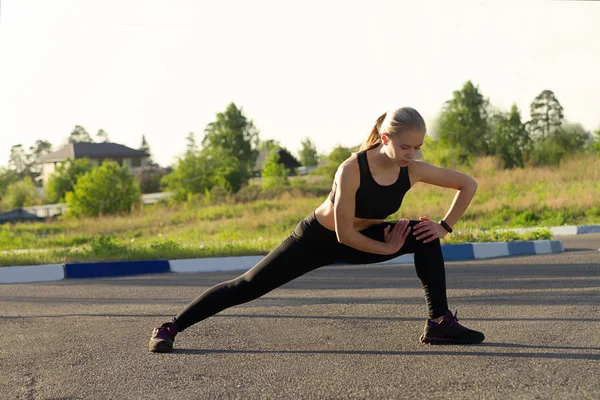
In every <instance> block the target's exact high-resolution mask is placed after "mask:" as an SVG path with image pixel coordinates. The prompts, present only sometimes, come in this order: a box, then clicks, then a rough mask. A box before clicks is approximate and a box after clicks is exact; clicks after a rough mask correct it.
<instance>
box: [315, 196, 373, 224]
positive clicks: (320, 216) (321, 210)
mask: <svg viewBox="0 0 600 400" xmlns="http://www.w3.org/2000/svg"><path fill="white" fill-rule="evenodd" d="M315 216H316V217H317V221H319V223H320V224H321V225H323V226H324V227H325V228H327V229H329V230H330V231H335V217H334V213H333V203H332V202H331V200H329V198H327V199H326V200H325V201H324V202H323V203H322V204H321V205H320V206H319V207H317V209H316V210H315ZM383 221H384V220H383V219H363V218H354V229H355V230H357V231H361V230H363V229H367V228H368V227H369V226H371V225H376V224H380V223H382V222H383Z"/></svg>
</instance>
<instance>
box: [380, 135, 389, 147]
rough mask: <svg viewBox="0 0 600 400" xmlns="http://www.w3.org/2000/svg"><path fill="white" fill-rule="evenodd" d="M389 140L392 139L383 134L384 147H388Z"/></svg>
mask: <svg viewBox="0 0 600 400" xmlns="http://www.w3.org/2000/svg"><path fill="white" fill-rule="evenodd" d="M389 140H390V139H389V138H388V135H387V134H386V133H382V134H381V143H383V145H384V146H387V144H388V142H389Z"/></svg>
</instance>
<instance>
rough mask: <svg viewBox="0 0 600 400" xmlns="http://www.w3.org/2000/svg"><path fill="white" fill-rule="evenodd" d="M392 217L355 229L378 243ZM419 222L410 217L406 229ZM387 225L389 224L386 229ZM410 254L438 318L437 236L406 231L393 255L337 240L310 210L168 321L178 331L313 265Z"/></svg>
mask: <svg viewBox="0 0 600 400" xmlns="http://www.w3.org/2000/svg"><path fill="white" fill-rule="evenodd" d="M396 222H397V221H387V222H383V223H381V224H377V225H373V226H370V227H369V228H367V229H364V230H362V231H360V232H361V233H362V234H363V235H365V236H367V237H369V238H371V239H374V240H378V241H381V242H383V241H384V232H383V230H384V228H385V227H386V226H388V225H392V228H393V226H394V225H395V224H396ZM419 222H420V221H412V220H411V221H410V226H411V228H412V227H414V225H416V224H417V223H419ZM390 229H391V228H390ZM406 253H414V254H415V267H416V270H417V276H418V277H419V280H420V281H421V286H422V287H423V290H424V291H425V300H426V303H427V307H428V308H429V318H431V319H434V318H437V317H441V316H442V315H443V314H444V312H445V311H446V310H447V309H448V304H447V300H446V275H445V267H444V257H443V255H442V248H441V245H440V240H439V239H435V240H432V241H431V242H429V243H423V240H417V239H416V238H415V236H414V235H413V234H412V230H411V233H409V235H408V237H407V239H406V241H405V243H404V246H402V248H401V249H400V251H398V252H397V253H395V254H390V255H381V254H373V253H367V252H364V251H360V250H357V249H355V248H353V247H350V246H347V245H344V244H342V243H340V242H338V240H337V237H336V234H335V232H334V231H330V230H329V229H327V228H325V227H324V226H323V225H321V224H320V223H319V222H318V221H317V219H316V216H315V213H314V212H313V213H312V214H311V215H309V216H307V217H306V218H304V219H303V220H302V221H300V222H299V223H298V225H297V226H296V228H295V229H294V231H293V232H292V234H291V235H290V236H289V237H287V238H286V239H285V240H284V241H283V242H281V243H280V244H279V245H278V246H277V247H276V248H275V249H273V250H272V251H271V252H270V253H269V254H267V255H266V256H265V257H264V258H263V259H262V260H260V261H259V262H258V263H257V264H256V265H255V266H254V267H252V268H251V269H249V270H248V271H246V272H245V273H244V274H242V275H240V276H239V277H237V278H235V279H232V280H229V281H225V282H222V283H219V284H217V285H215V286H213V287H212V288H210V289H207V290H206V291H205V292H204V293H202V294H201V295H200V296H198V297H197V298H196V299H195V300H194V301H192V302H191V303H190V304H189V305H188V306H187V307H185V309H183V310H182V311H181V312H180V313H179V314H178V315H177V316H176V317H175V318H173V322H174V323H175V324H176V326H177V328H178V330H179V331H180V332H181V331H183V330H184V329H186V328H188V327H190V326H192V325H194V324H195V323H197V322H200V321H202V320H203V319H206V318H208V317H210V316H212V315H215V314H217V313H218V312H221V311H223V310H225V309H226V308H229V307H233V306H235V305H238V304H242V303H246V302H248V301H251V300H254V299H257V298H259V297H261V296H262V295H264V294H266V293H268V292H270V291H271V290H273V289H276V288H278V287H279V286H281V285H284V284H286V283H287V282H290V281H292V280H294V279H296V278H298V277H299V276H301V275H304V274H306V273H307V272H310V271H312V270H314V269H317V268H319V267H322V266H325V265H331V264H334V263H338V262H340V263H346V264H371V263H378V262H382V261H387V260H391V259H392V258H396V257H398V256H400V255H402V254H406Z"/></svg>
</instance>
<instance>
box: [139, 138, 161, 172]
mask: <svg viewBox="0 0 600 400" xmlns="http://www.w3.org/2000/svg"><path fill="white" fill-rule="evenodd" d="M139 150H140V151H144V152H146V153H148V154H150V155H149V156H147V157H145V158H144V160H145V164H146V165H147V166H149V167H158V164H157V163H155V162H154V160H153V159H152V151H151V150H150V144H149V143H148V141H147V140H146V135H142V144H140V148H139Z"/></svg>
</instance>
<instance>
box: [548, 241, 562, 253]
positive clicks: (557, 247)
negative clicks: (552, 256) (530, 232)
mask: <svg viewBox="0 0 600 400" xmlns="http://www.w3.org/2000/svg"><path fill="white" fill-rule="evenodd" d="M550 248H551V249H552V253H560V252H562V251H563V246H562V243H561V242H560V240H551V241H550Z"/></svg>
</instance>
